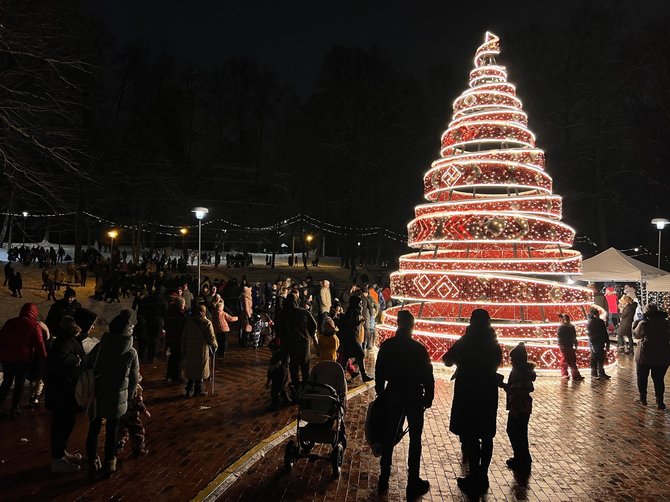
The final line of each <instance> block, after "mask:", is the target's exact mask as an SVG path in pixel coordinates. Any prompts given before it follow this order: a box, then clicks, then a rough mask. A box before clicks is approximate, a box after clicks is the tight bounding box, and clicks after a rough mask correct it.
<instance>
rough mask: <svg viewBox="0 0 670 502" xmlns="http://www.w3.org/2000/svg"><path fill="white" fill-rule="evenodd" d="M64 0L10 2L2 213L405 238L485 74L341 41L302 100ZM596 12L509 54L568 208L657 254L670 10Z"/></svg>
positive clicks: (265, 71)
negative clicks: (118, 45) (132, 38)
mask: <svg viewBox="0 0 670 502" xmlns="http://www.w3.org/2000/svg"><path fill="white" fill-rule="evenodd" d="M58 4H59V5H58V7H59V8H58V9H55V8H54V7H51V5H52V3H50V2H46V1H34V2H19V1H16V0H13V1H8V2H3V4H2V6H0V15H1V16H2V19H3V24H2V27H0V34H1V39H0V41H1V42H2V47H0V72H1V83H2V85H0V135H1V137H0V154H2V160H3V170H2V174H3V176H2V177H0V200H1V201H2V205H1V207H0V208H1V209H2V210H4V211H9V212H15V211H20V210H21V209H23V208H26V209H27V210H29V211H31V212H34V213H39V212H43V211H50V210H53V209H55V210H57V211H77V210H81V211H94V212H95V213H96V214H102V215H105V216H107V217H109V218H110V219H115V220H119V221H125V222H127V223H138V224H141V223H143V222H149V221H159V222H165V223H174V224H184V223H191V220H190V214H189V213H190V209H191V207H193V206H194V205H204V206H207V207H209V208H210V210H211V212H212V214H213V215H214V214H215V215H217V216H219V217H224V218H227V219H229V220H233V221H244V222H246V223H247V224H250V225H255V224H268V223H270V222H273V221H276V220H277V219H278V218H281V217H285V216H290V215H292V214H295V213H298V212H303V213H307V214H311V215H313V216H315V217H317V218H321V219H323V220H327V221H333V222H338V223H340V224H344V225H361V226H371V225H382V226H385V227H390V228H394V229H396V230H398V231H404V226H405V224H406V223H407V222H408V220H409V219H410V218H411V217H412V214H413V213H412V210H413V207H414V205H416V204H417V203H419V202H421V197H422V194H421V189H422V182H421V177H422V174H423V173H424V172H425V171H426V170H427V169H428V168H429V166H430V162H431V161H432V160H434V159H435V158H436V157H437V155H438V150H439V139H440V135H441V133H442V131H443V130H444V128H445V127H446V125H447V123H448V121H449V119H450V116H451V109H450V105H451V102H452V100H453V99H454V98H455V97H456V96H457V95H458V94H459V93H460V92H461V91H462V90H463V89H464V88H465V86H466V85H467V71H468V70H469V68H460V69H458V70H456V69H454V68H453V66H451V65H450V61H449V60H448V58H449V51H448V48H444V49H445V50H442V51H440V54H441V55H440V60H436V65H435V67H434V68H432V69H430V70H428V71H426V72H425V74H424V75H409V74H405V73H403V72H402V71H401V70H399V69H398V68H397V67H396V66H395V65H394V63H393V61H392V60H391V59H390V58H389V56H388V55H387V54H384V53H382V52H381V51H380V50H378V49H376V48H375V47H372V48H355V47H332V48H331V49H330V50H328V51H327V52H326V53H325V54H324V55H323V60H322V63H321V67H320V71H319V74H318V76H317V78H316V81H315V82H314V83H313V86H312V88H311V91H310V92H308V93H307V94H298V93H297V92H296V91H295V90H294V89H292V88H290V87H289V86H287V85H286V84H285V83H284V82H282V81H280V80H279V79H278V77H277V75H276V74H275V72H274V71H272V70H271V69H270V68H264V67H261V66H260V65H259V64H257V63H256V62H254V61H252V60H249V59H248V58H246V57H244V56H238V57H234V58H230V59H225V60H222V61H220V62H219V63H217V64H213V65H212V66H211V67H206V68H203V67H197V68H196V67H195V66H194V65H193V64H192V63H191V62H190V61H187V60H180V59H177V58H175V57H174V56H173V55H172V52H171V50H170V48H169V46H167V45H166V46H165V47H163V48H162V49H161V50H160V51H159V53H158V54H155V53H148V52H146V51H145V50H144V49H143V48H141V47H125V48H123V49H122V50H113V49H112V47H113V46H112V44H111V43H110V42H109V40H108V39H107V36H106V34H105V33H104V32H103V31H102V29H101V28H100V27H99V24H98V23H97V22H95V21H92V20H90V19H87V18H86V17H85V16H83V15H82V14H81V13H80V12H79V11H78V10H77V8H76V6H77V2H68V1H63V2H58ZM68 4H69V7H68ZM579 5H580V7H579V8H575V9H573V11H572V13H571V14H570V16H569V18H567V19H565V20H562V21H558V22H556V23H555V24H554V25H553V26H544V25H543V26H532V25H531V26H521V25H520V26H518V27H515V28H514V29H512V30H509V31H508V32H502V33H499V35H500V36H501V40H502V50H503V53H502V61H501V63H502V64H505V65H506V66H508V68H509V74H510V81H511V82H513V83H515V84H516V85H517V86H518V92H519V96H520V98H521V99H522V101H523V102H524V106H525V110H526V112H527V113H528V115H529V121H530V124H529V125H530V128H531V130H532V131H533V132H535V133H536V135H537V140H538V145H539V146H540V147H542V148H544V149H545V150H546V152H547V159H548V163H547V166H548V171H549V173H550V174H551V175H552V176H553V178H554V181H555V192H556V193H559V194H560V195H562V196H563V197H564V200H565V203H564V207H565V213H564V220H565V221H566V222H567V223H569V224H571V225H573V226H575V227H576V228H577V231H578V233H579V234H582V235H588V236H590V237H591V238H593V239H594V240H596V241H597V242H598V243H599V244H600V246H605V245H619V246H626V245H631V246H632V245H636V244H638V243H643V244H649V246H650V247H653V246H652V243H653V242H654V237H655V236H654V233H653V230H652V229H651V228H650V225H649V224H648V221H649V220H650V219H651V218H652V217H654V216H668V214H664V212H663V211H666V210H667V209H668V206H667V204H666V201H667V200H668V195H670V194H669V187H668V178H667V176H666V175H665V173H666V172H667V171H666V166H667V165H669V163H670V158H669V157H670V150H669V149H668V148H667V147H666V146H665V145H666V143H667V139H666V136H667V131H669V130H670V127H669V126H670V123H669V122H670V53H669V52H668V50H667V48H668V47H669V46H670V20H669V19H668V18H664V19H657V20H654V21H653V22H650V23H648V24H646V25H636V26H630V25H629V24H628V23H627V22H626V21H627V19H626V17H625V14H624V13H623V12H617V11H616V10H614V9H613V8H608V9H607V10H601V9H599V8H597V4H596V6H593V5H591V6H588V5H587V6H583V4H582V3H580V4H579ZM608 7H609V5H608ZM47 19H48V20H49V22H46V21H45V20H47ZM482 35H483V34H482ZM243 49H244V48H243V47H240V53H242V52H243ZM474 50H475V47H472V51H473V53H474ZM86 224H87V223H86V222H85V221H84V219H83V218H79V219H78V221H77V225H76V226H77V235H78V241H79V242H82V239H84V238H85V237H84V235H85V231H84V226H85V225H86ZM8 225H9V219H8V218H5V219H4V220H3V227H2V235H0V242H1V241H2V240H3V239H6V236H5V234H6V232H7V227H8ZM647 227H649V228H647ZM351 239H352V241H353V240H355V239H357V237H356V236H351Z"/></svg>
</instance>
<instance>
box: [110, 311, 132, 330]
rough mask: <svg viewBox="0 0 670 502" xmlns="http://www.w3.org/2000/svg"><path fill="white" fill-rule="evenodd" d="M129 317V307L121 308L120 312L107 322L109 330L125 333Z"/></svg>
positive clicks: (130, 315)
mask: <svg viewBox="0 0 670 502" xmlns="http://www.w3.org/2000/svg"><path fill="white" fill-rule="evenodd" d="M131 317H132V312H131V311H130V310H129V309H123V310H122V311H121V313H120V314H119V315H117V316H116V317H115V318H114V319H112V322H110V323H109V332H110V333H115V334H123V333H125V331H126V329H127V328H128V325H129V324H130V319H131Z"/></svg>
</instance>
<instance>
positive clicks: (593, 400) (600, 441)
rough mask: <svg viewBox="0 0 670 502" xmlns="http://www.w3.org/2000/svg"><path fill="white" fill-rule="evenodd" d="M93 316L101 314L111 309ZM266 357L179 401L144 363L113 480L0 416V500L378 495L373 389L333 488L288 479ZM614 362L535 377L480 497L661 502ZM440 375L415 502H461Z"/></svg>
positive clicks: (655, 431) (318, 473) (663, 424)
mask: <svg viewBox="0 0 670 502" xmlns="http://www.w3.org/2000/svg"><path fill="white" fill-rule="evenodd" d="M80 291H81V290H80ZM3 292H4V291H3ZM82 293H84V292H83V291H82ZM27 296H28V297H29V299H30V300H33V298H32V297H34V298H35V300H37V299H38V297H40V296H41V295H40V294H39V292H38V291H37V290H35V291H31V290H28V294H27ZM81 296H83V297H84V298H85V294H82V295H81ZM7 300H8V301H6V298H5V297H4V296H3V298H2V300H0V304H3V305H0V311H4V310H5V309H6V310H12V312H13V315H15V308H14V307H16V309H18V306H19V305H20V302H21V300H19V299H11V298H10V299H7ZM8 302H12V305H11V306H9V305H8ZM14 303H15V304H16V305H14ZM97 307H99V308H98V309H97V310H99V311H100V314H101V315H102V316H103V317H106V318H111V317H112V316H113V315H114V314H115V312H116V311H117V309H118V308H119V306H116V305H115V306H113V307H112V306H102V305H98V306H97ZM268 357H269V354H268V352H267V350H266V349H262V350H259V351H254V350H242V349H232V350H230V351H229V353H228V355H227V356H226V361H225V363H224V364H223V365H219V366H217V387H218V392H217V394H216V395H215V396H214V397H206V398H201V399H189V400H187V399H184V398H183V397H181V392H182V388H181V387H180V386H173V385H172V386H171V385H167V384H165V383H164V382H163V376H164V370H165V365H164V363H163V362H159V363H157V364H156V365H155V366H154V367H149V366H146V365H145V366H143V368H142V372H143V375H144V379H145V380H144V384H145V389H146V390H145V396H146V401H147V404H148V406H149V409H150V410H151V412H152V415H153V416H152V418H151V419H149V420H147V421H146V425H147V435H148V447H149V449H150V453H149V455H148V456H147V457H146V458H143V459H138V460H134V459H132V458H131V457H130V456H129V454H128V452H127V451H126V452H124V453H123V454H122V455H121V457H120V460H121V470H120V473H119V474H118V475H117V476H116V477H114V478H113V479H111V480H109V481H102V482H98V483H96V484H93V485H91V484H89V483H88V482H87V480H86V475H85V473H84V472H82V473H75V474H72V475H56V474H51V473H50V472H49V468H48V466H49V460H50V459H49V448H48V435H49V415H48V413H47V412H46V411H44V410H43V409H41V408H40V409H37V410H35V411H30V410H26V413H25V414H24V416H22V417H20V418H18V419H16V420H13V421H1V422H0V500H2V501H4V500H12V501H13V500H22V501H23V500H68V501H73V500H80V501H89V500H90V501H92V500H137V499H140V500H141V499H159V500H170V501H172V500H175V501H186V500H191V499H194V498H198V499H203V498H205V497H206V496H207V494H208V493H214V494H215V495H217V496H218V497H219V499H220V500H287V501H288V500H376V499H377V493H376V488H377V478H378V475H379V464H378V460H377V459H375V458H374V457H372V455H371V454H370V452H369V450H368V448H367V447H366V446H365V444H364V441H363V420H364V415H365V410H366V407H367V404H368V402H369V401H370V399H372V394H373V391H371V390H365V389H361V390H363V392H362V393H360V394H358V395H356V396H355V397H353V398H352V399H351V400H350V403H349V411H348V413H347V417H346V423H347V430H348V439H349V447H348V449H347V451H346V452H345V457H344V465H343V470H342V476H341V478H340V479H339V480H332V479H331V476H330V473H331V470H330V466H329V464H328V463H327V462H325V461H316V462H310V461H308V460H306V459H302V460H300V461H298V463H297V464H296V466H295V467H294V469H293V470H292V472H290V473H286V472H285V471H284V470H283V468H282V465H283V450H284V445H285V444H286V441H287V439H288V437H285V436H286V435H282V433H283V431H284V429H285V428H286V426H287V425H289V424H290V423H291V422H292V421H293V420H294V418H295V417H294V412H295V408H293V409H285V410H282V411H280V412H268V411H267V409H266V408H267V404H268V399H267V394H268V393H267V390H266V389H264V387H263V384H264V382H265V369H266V364H267V360H268ZM622 357H624V359H623V360H622V361H621V364H620V365H619V367H618V369H616V370H613V371H612V374H613V378H612V380H611V381H609V382H600V381H591V380H590V379H589V378H588V377H587V379H586V381H584V382H581V383H573V382H572V381H570V382H564V381H561V380H560V379H556V378H546V377H545V378H540V380H539V381H538V382H537V386H536V387H537V390H536V392H535V394H534V397H535V413H534V414H533V416H532V418H531V422H530V431H531V432H530V437H531V448H532V454H533V456H534V459H535V463H534V469H533V472H532V475H531V477H530V478H529V479H528V480H527V481H525V482H524V481H523V480H515V478H514V476H513V475H512V473H511V472H510V471H508V470H507V468H506V467H505V464H504V461H505V459H506V458H508V457H509V456H510V455H511V452H510V447H509V445H508V441H507V437H506V435H505V433H504V427H505V423H506V417H505V414H504V411H503V410H502V408H501V410H500V415H499V431H500V433H499V435H498V436H497V437H496V441H495V449H494V458H493V465H492V468H491V473H490V480H491V489H490V491H489V493H488V495H487V500H548V501H554V500H602V501H610V500H670V486H668V484H667V479H668V478H669V476H670V415H669V414H667V413H664V412H659V411H657V410H656V408H655V406H651V405H650V406H648V407H646V408H644V407H641V406H640V405H636V404H634V403H633V398H634V397H635V395H636V390H635V386H634V370H633V367H632V361H631V358H630V357H626V356H622ZM439 373H440V376H441V378H440V379H439V380H438V383H437V393H436V400H435V403H434V406H433V408H432V409H431V410H429V411H428V412H427V420H426V429H425V432H424V441H423V444H424V454H423V475H424V476H425V477H427V478H428V479H429V480H430V481H431V484H432V489H431V491H430V493H429V494H428V495H427V496H426V497H425V499H426V500H460V499H462V496H461V494H460V492H459V490H458V488H457V486H456V477H457V476H458V475H460V474H461V469H462V466H461V464H460V462H459V445H458V441H457V438H455V437H454V436H452V435H451V434H449V432H448V420H449V408H450V405H451V398H452V389H453V385H452V383H451V382H450V381H449V380H448V377H449V373H448V372H446V371H445V370H442V369H441V368H440V369H439ZM359 381H360V380H359ZM668 383H670V380H668ZM502 402H503V401H502V397H501V403H502ZM86 429H87V425H86V423H85V422H84V420H83V417H81V418H80V421H79V422H78V424H77V427H76V429H75V433H74V434H73V437H72V439H71V442H70V451H82V450H83V444H84V438H85V434H86ZM273 444H276V446H274V447H273ZM406 450H407V444H406V442H403V443H401V444H400V445H399V446H398V447H397V449H396V456H395V460H396V462H395V466H394V471H393V477H392V483H391V491H390V492H389V495H388V497H387V498H388V499H389V500H401V499H402V498H403V495H404V485H405V481H406V474H405V468H404V464H405V459H406V453H407V451H406ZM318 451H319V450H317V452H318ZM250 452H251V453H254V455H253V456H251V455H250ZM322 453H325V452H323V451H322ZM245 469H247V470H245ZM231 473H232V474H233V475H232V476H228V477H227V475H228V474H231ZM233 481H234V482H233ZM211 498H213V497H210V499H211Z"/></svg>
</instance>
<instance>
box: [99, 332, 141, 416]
mask: <svg viewBox="0 0 670 502" xmlns="http://www.w3.org/2000/svg"><path fill="white" fill-rule="evenodd" d="M98 354H99V355H98ZM96 357H97V363H96ZM86 367H87V368H93V367H95V406H94V407H91V410H92V411H94V412H95V416H96V417H102V418H107V419H115V418H119V417H121V416H122V415H124V414H125V413H126V411H128V402H129V401H130V400H131V399H132V398H133V397H134V396H135V388H136V387H137V382H138V379H139V374H140V373H139V361H138V357H137V352H136V351H135V349H134V348H133V338H132V337H131V336H129V335H126V334H121V333H105V334H104V335H103V337H102V340H100V343H98V344H97V345H96V346H95V347H93V350H91V353H90V354H89V355H88V358H87V359H86Z"/></svg>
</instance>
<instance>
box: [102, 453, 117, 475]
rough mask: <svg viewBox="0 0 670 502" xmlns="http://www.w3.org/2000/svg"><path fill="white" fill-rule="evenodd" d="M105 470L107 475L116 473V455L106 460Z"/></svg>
mask: <svg viewBox="0 0 670 502" xmlns="http://www.w3.org/2000/svg"><path fill="white" fill-rule="evenodd" d="M103 470H104V472H105V474H106V475H107V476H111V475H112V474H114V473H115V472H116V457H112V458H111V459H109V460H105V467H104V469H103Z"/></svg>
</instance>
